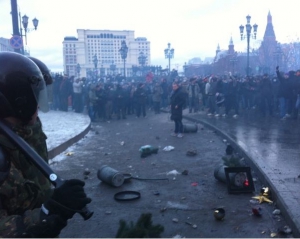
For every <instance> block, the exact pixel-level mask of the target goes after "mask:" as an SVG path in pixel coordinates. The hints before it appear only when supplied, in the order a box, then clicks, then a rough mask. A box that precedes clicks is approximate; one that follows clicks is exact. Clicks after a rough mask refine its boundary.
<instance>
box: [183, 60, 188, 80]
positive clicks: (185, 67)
mask: <svg viewBox="0 0 300 239" xmlns="http://www.w3.org/2000/svg"><path fill="white" fill-rule="evenodd" d="M186 71H187V64H186V62H184V65H183V74H184V76H185V77H186V75H187V74H186Z"/></svg>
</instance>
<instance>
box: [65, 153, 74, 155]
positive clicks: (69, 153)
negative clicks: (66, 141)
mask: <svg viewBox="0 0 300 239" xmlns="http://www.w3.org/2000/svg"><path fill="white" fill-rule="evenodd" d="M73 154H74V153H73V152H67V153H65V155H66V156H72V155H73Z"/></svg>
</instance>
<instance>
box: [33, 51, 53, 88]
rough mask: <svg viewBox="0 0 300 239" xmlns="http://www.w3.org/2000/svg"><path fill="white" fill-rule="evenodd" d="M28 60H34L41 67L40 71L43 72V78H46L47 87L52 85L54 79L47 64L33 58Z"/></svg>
mask: <svg viewBox="0 0 300 239" xmlns="http://www.w3.org/2000/svg"><path fill="white" fill-rule="evenodd" d="M28 58H29V59H30V60H32V61H33V62H34V63H35V64H36V65H37V66H38V67H39V69H40V71H41V72H42V74H43V76H44V80H45V83H46V85H50V84H52V82H53V79H52V76H51V73H50V70H49V68H48V67H47V66H46V65H45V63H44V62H42V61H41V60H39V59H37V58H35V57H32V56H29V57H28Z"/></svg>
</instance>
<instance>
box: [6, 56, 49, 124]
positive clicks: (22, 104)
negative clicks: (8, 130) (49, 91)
mask: <svg viewBox="0 0 300 239" xmlns="http://www.w3.org/2000/svg"><path fill="white" fill-rule="evenodd" d="M45 88H46V85H45V81H44V78H43V75H42V73H41V71H40V69H39V67H38V66H37V65H36V64H35V63H34V62H33V61H32V60H30V59H29V58H27V57H25V56H23V55H21V54H18V53H15V52H0V118H6V117H16V118H18V119H20V120H22V121H23V122H24V123H26V122H28V121H30V120H31V118H32V116H33V115H34V113H35V112H36V110H37V107H38V106H40V104H39V99H40V98H45V97H41V95H40V93H41V92H43V93H45V92H46V91H45ZM47 104H48V102H47Z"/></svg>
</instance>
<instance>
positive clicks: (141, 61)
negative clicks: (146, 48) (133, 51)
mask: <svg viewBox="0 0 300 239" xmlns="http://www.w3.org/2000/svg"><path fill="white" fill-rule="evenodd" d="M138 60H139V64H140V65H141V67H142V76H143V75H144V66H145V64H146V60H147V56H145V54H144V52H140V55H139V57H138Z"/></svg>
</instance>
